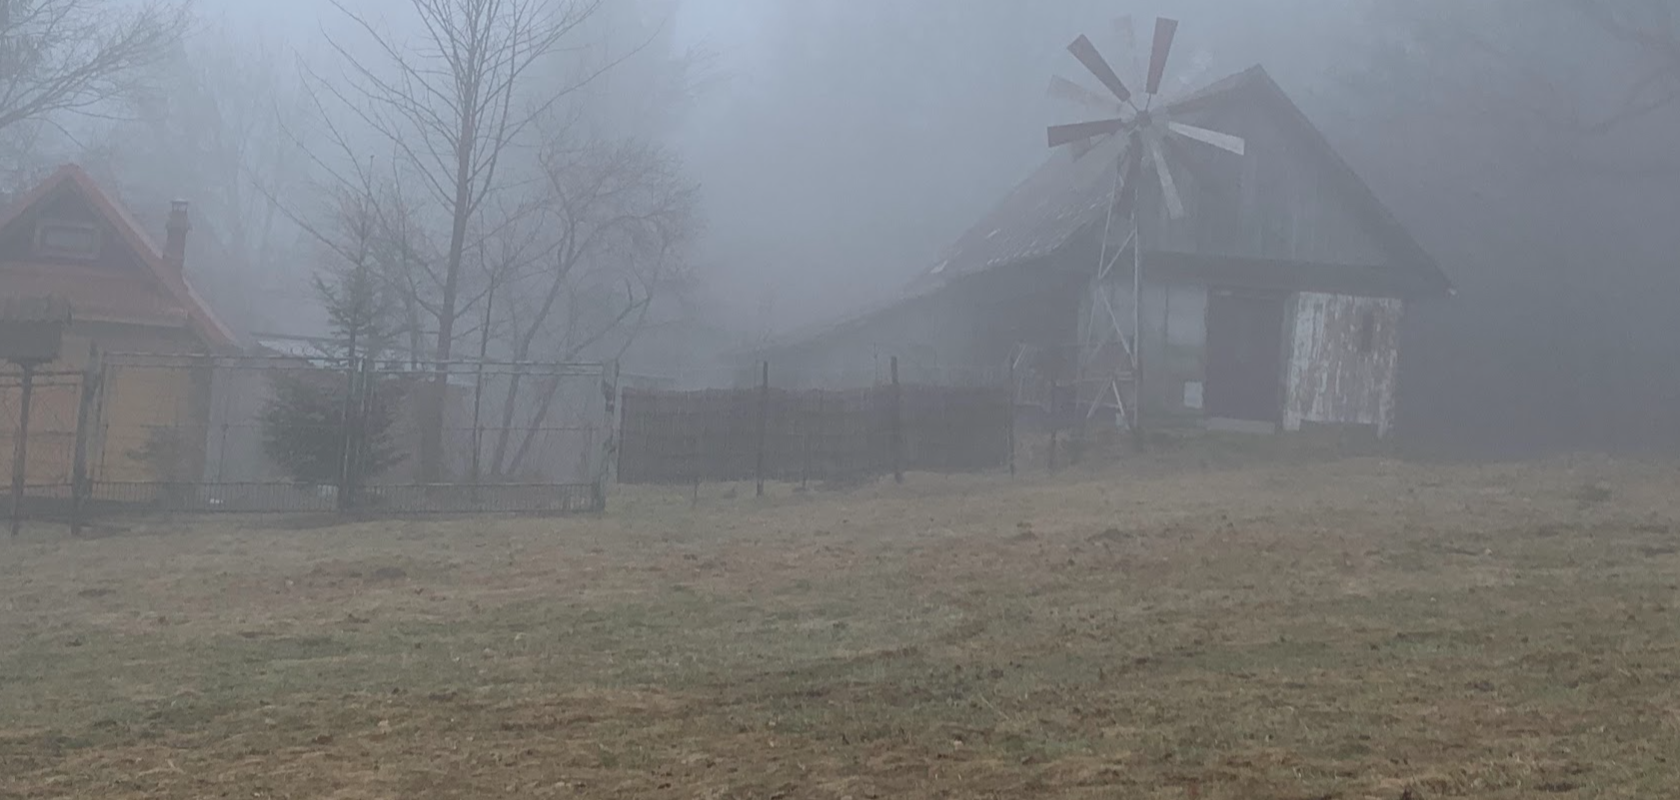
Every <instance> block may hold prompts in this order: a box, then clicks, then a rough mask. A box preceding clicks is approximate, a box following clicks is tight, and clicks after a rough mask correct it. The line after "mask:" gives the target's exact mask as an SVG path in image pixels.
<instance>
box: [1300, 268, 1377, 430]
mask: <svg viewBox="0 0 1680 800" xmlns="http://www.w3.org/2000/svg"><path fill="white" fill-rule="evenodd" d="M1294 306H1295V308H1294V319H1295V327H1294V335H1293V339H1294V342H1293V346H1292V349H1291V355H1290V359H1289V366H1288V384H1287V396H1286V400H1285V404H1284V427H1285V428H1287V429H1289V430H1298V429H1300V427H1301V424H1302V423H1303V422H1314V423H1331V424H1352V425H1374V426H1376V427H1377V431H1378V433H1379V435H1386V434H1387V433H1388V429H1389V426H1390V425H1391V423H1392V421H1393V416H1394V389H1395V382H1396V376H1397V369H1396V367H1397V363H1398V356H1399V347H1400V315H1401V310H1402V306H1401V302H1400V301H1399V300H1393V299H1382V298H1372V297H1353V296H1349V295H1335V294H1320V293H1315V292H1302V293H1300V294H1298V295H1296V299H1295V303H1294Z"/></svg>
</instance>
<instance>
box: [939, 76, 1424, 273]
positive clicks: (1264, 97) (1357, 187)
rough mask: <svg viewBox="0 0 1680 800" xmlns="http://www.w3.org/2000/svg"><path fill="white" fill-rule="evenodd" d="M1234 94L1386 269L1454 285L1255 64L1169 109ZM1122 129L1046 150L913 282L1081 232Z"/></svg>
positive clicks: (1101, 206) (1023, 254) (1100, 211)
mask: <svg viewBox="0 0 1680 800" xmlns="http://www.w3.org/2000/svg"><path fill="white" fill-rule="evenodd" d="M1239 100H1253V101H1257V104H1258V106H1259V107H1260V108H1261V109H1262V110H1263V113H1265V114H1266V115H1267V117H1268V118H1269V121H1270V122H1272V123H1273V124H1275V125H1277V126H1278V127H1279V128H1280V129H1281V130H1282V132H1283V133H1284V134H1285V135H1286V136H1288V137H1289V138H1290V139H1291V140H1292V142H1293V143H1294V144H1296V145H1299V147H1297V148H1295V150H1296V151H1297V152H1299V153H1301V154H1302V157H1304V158H1310V159H1311V160H1312V161H1313V162H1315V163H1314V164H1313V166H1314V167H1316V168H1318V169H1320V170H1322V171H1323V172H1325V173H1326V174H1327V175H1328V176H1329V179H1330V183H1329V188H1330V190H1331V191H1332V192H1334V193H1335V194H1336V195H1337V198H1336V199H1337V205H1338V206H1339V207H1342V208H1345V209H1347V210H1348V211H1350V212H1351V214H1352V216H1353V218H1354V219H1355V220H1356V221H1357V222H1358V223H1359V224H1360V225H1361V226H1362V227H1363V228H1364V230H1365V233H1366V234H1367V235H1368V236H1369V237H1370V238H1371V239H1372V240H1373V242H1374V243H1375V244H1376V245H1377V246H1378V247H1380V248H1381V249H1382V250H1383V251H1384V253H1385V255H1386V256H1387V261H1388V262H1389V263H1388V268H1391V269H1398V270H1405V271H1408V272H1410V273H1411V275H1410V276H1408V277H1410V278H1413V279H1414V281H1413V283H1414V285H1417V286H1419V287H1420V288H1421V291H1422V293H1424V294H1445V293H1447V292H1448V291H1450V289H1451V283H1450V282H1449V281H1448V280H1447V277H1446V275H1445V273H1444V272H1442V270H1441V267H1440V265H1439V264H1438V263H1437V262H1436V261H1435V259H1434V258H1432V257H1431V256H1430V255H1429V254H1428V253H1427V252H1426V251H1425V250H1424V248H1423V246H1422V245H1421V244H1419V243H1418V241H1417V240H1416V239H1415V238H1414V237H1413V236H1412V234H1411V233H1410V232H1409V231H1408V230H1406V229H1405V227H1403V226H1402V225H1401V224H1400V223H1399V222H1398V221H1397V220H1396V219H1395V218H1394V215H1393V214H1392V213H1391V212H1390V211H1389V210H1388V208H1387V207H1386V206H1384V205H1383V204H1382V202H1381V201H1380V200H1378V199H1377V197H1376V195H1375V194H1374V193H1373V192H1372V191H1371V189H1370V187H1369V186H1367V185H1366V184H1365V182H1364V181H1363V180H1361V179H1360V178H1359V176H1358V175H1357V174H1356V173H1355V172H1354V170H1353V168H1352V167H1351V166H1349V165H1348V163H1347V162H1346V161H1345V160H1344V159H1343V158H1342V157H1341V155H1340V154H1338V153H1337V152H1336V151H1335V149H1334V148H1333V147H1331V146H1330V143H1329V141H1328V140H1327V139H1326V138H1325V137H1324V134H1323V133H1322V132H1320V131H1319V130H1318V128H1317V127H1316V126H1314V125H1313V124H1312V122H1311V120H1309V119H1308V118H1307V116H1306V114H1305V113H1304V112H1302V111H1301V109H1300V107H1299V106H1297V105H1295V103H1294V102H1293V101H1291V100H1290V99H1289V97H1288V95H1286V94H1285V93H1284V91H1283V89H1282V88H1281V87H1279V86H1278V85H1277V83H1276V82H1275V81H1273V80H1272V78H1271V76H1270V75H1268V74H1267V73H1266V71H1265V69H1264V68H1262V67H1259V66H1254V67H1251V68H1249V69H1247V70H1244V71H1242V72H1239V73H1237V74H1235V75H1231V76H1229V77H1227V78H1224V79H1222V80H1219V81H1217V82H1215V83H1212V84H1210V85H1208V86H1206V87H1204V88H1203V89H1201V90H1199V91H1197V92H1195V93H1194V94H1191V95H1190V96H1188V97H1186V98H1184V99H1183V100H1180V101H1178V102H1175V103H1174V104H1173V105H1171V106H1169V107H1168V108H1167V109H1166V110H1167V111H1168V112H1169V113H1171V114H1173V115H1174V116H1180V115H1186V116H1192V117H1193V116H1194V115H1196V114H1197V113H1198V112H1203V111H1207V110H1211V109H1214V108H1216V107H1218V106H1222V105H1225V104H1228V103H1232V102H1236V101H1239ZM1126 146H1127V143H1126V140H1125V138H1124V137H1119V136H1111V137H1108V138H1107V139H1104V140H1102V141H1100V142H1098V143H1097V144H1096V146H1095V147H1093V148H1092V149H1091V150H1090V151H1089V152H1087V153H1085V154H1083V155H1081V156H1079V157H1077V158H1075V157H1074V156H1073V155H1072V154H1071V153H1069V152H1057V153H1054V154H1052V155H1051V156H1050V157H1049V159H1047V160H1046V161H1045V163H1044V164H1043V166H1041V167H1039V169H1038V170H1037V171H1035V172H1034V173H1033V174H1032V175H1030V176H1028V177H1027V179H1026V180H1025V181H1023V182H1022V183H1021V184H1020V185H1018V186H1016V187H1015V189H1014V190H1013V191H1011V192H1010V193H1009V194H1008V195H1007V196H1005V197H1004V198H1003V200H1002V202H1000V203H999V204H998V205H997V206H995V207H994V208H993V209H992V211H991V212H989V213H987V214H986V215H985V216H984V217H982V218H981V220H980V222H979V223H978V224H976V225H975V226H974V227H972V228H970V229H969V230H968V231H967V232H966V233H964V234H963V235H962V236H961V237H959V238H958V239H957V241H956V243H954V244H953V245H952V246H951V248H950V249H949V250H947V251H946V253H945V255H944V257H943V258H942V259H941V260H940V261H939V262H938V263H936V264H934V265H933V266H932V267H931V268H929V269H928V270H927V271H926V272H924V273H923V274H922V275H920V276H918V277H917V278H916V279H915V280H914V281H912V283H911V287H912V290H916V289H924V288H930V287H931V286H937V285H940V284H943V283H945V282H948V281H950V280H952V279H954V278H958V277H961V276H964V275H971V274H974V273H977V272H983V271H986V270H989V269H994V268H997V267H1001V266H1007V265H1010V264H1018V263H1021V262H1024V261H1029V260H1033V259H1037V258H1042V257H1044V256H1047V255H1049V254H1051V253H1053V252H1055V251H1057V250H1059V249H1060V248H1062V247H1063V246H1065V245H1067V244H1068V243H1069V242H1070V241H1072V240H1073V239H1074V238H1075V237H1076V236H1077V235H1079V234H1080V233H1081V232H1082V231H1084V230H1086V229H1087V228H1088V227H1089V226H1091V225H1093V224H1099V223H1100V222H1101V221H1102V217H1103V215H1105V214H1106V213H1107V211H1108V201H1109V198H1110V197H1111V196H1112V191H1113V189H1114V188H1115V178H1116V176H1115V171H1114V170H1113V169H1112V168H1110V167H1111V165H1113V164H1114V163H1116V162H1117V161H1118V160H1120V159H1121V158H1122V157H1124V156H1125V154H1126V153H1125V151H1126Z"/></svg>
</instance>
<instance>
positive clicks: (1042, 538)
mask: <svg viewBox="0 0 1680 800" xmlns="http://www.w3.org/2000/svg"><path fill="white" fill-rule="evenodd" d="M1677 489H1680V470H1677V469H1676V468H1674V467H1673V466H1668V465H1652V464H1629V463H1616V462H1609V461H1603V460H1591V461H1589V460H1581V461H1578V462H1575V463H1568V462H1549V463H1545V464H1529V465H1503V466H1474V467H1472V466H1441V465H1428V466H1425V465H1408V464H1400V463H1395V462H1387V461H1380V460H1343V461H1336V462H1330V463H1300V462H1296V463H1289V464H1273V465H1269V466H1262V465H1249V466H1244V467H1241V468H1234V467H1233V468H1223V469H1210V468H1206V467H1205V466H1204V467H1196V466H1194V465H1177V466H1156V467H1137V466H1134V467H1129V468H1127V467H1121V468H1114V469H1110V470H1106V471H1101V472H1095V471H1090V472H1080V473H1067V474H1063V475H1060V476H1058V477H1057V478H1055V479H1054V480H1052V479H1049V478H1045V477H1042V476H1040V477H1031V478H1025V477H1024V478H1021V479H1018V480H1013V481H1012V480H1008V479H1004V478H963V479H950V478H937V477H932V476H922V475H914V476H911V479H910V482H909V483H908V484H907V485H906V486H904V487H894V486H877V487H865V488H861V489H856V490H853V491H849V492H811V493H805V494H794V493H791V492H788V491H787V490H785V489H778V490H777V491H776V492H774V493H773V495H774V496H772V497H771V498H769V499H766V500H755V499H753V498H751V497H750V496H749V495H750V492H743V493H742V495H741V496H740V497H739V498H735V497H726V496H725V495H724V493H723V487H708V488H705V489H703V490H702V493H701V495H700V501H699V504H698V506H697V507H695V508H690V505H689V501H688V498H687V497H685V496H682V495H681V494H680V493H679V494H656V493H639V492H631V493H621V494H620V495H618V496H616V497H615V498H614V508H613V510H612V512H611V513H609V514H608V515H606V516H604V517H602V518H598V519H562V520H530V519H492V520H480V519H470V520H469V519H453V520H451V519H430V520H415V521H396V522H390V521H383V522H366V523H359V524H353V525H345V526H336V527H328V526H326V525H324V524H320V523H321V521H315V522H317V523H318V524H315V525H311V524H309V523H310V522H311V521H310V520H295V519H294V520H257V519H250V518H227V519H215V520H205V521H195V522H190V523H188V522H172V523H164V522H155V521H154V522H150V523H133V524H132V525H131V526H130V527H129V528H128V529H126V530H120V531H106V532H105V533H104V534H103V535H102V537H101V538H97V539H90V540H82V541H70V540H68V539H67V538H66V537H65V534H64V532H63V531H62V529H57V528H39V529H34V530H31V531H29V532H28V533H27V534H26V536H25V538H24V539H22V540H19V541H0V797H5V798H42V797H98V798H128V797H183V798H188V797H190V798H210V797H227V798H417V797H460V798H487V797H595V798H644V797H645V798H833V799H835V800H839V799H840V798H852V799H853V800H862V799H863V798H933V797H950V798H985V797H996V798H1027V797H1047V798H1115V797H1124V798H1204V799H1205V800H1215V799H1222V798H1231V799H1232V800H1235V799H1236V798H1242V799H1243V800H1264V799H1266V798H1286V799H1287V800H1315V799H1316V798H1383V799H1384V800H1398V799H1399V798H1402V797H1407V798H1415V799H1416V800H1425V799H1427V798H1439V797H1478V798H1484V797H1485V798H1535V797H1559V798H1587V797H1593V798H1598V797H1626V798H1636V797H1637V798H1653V797H1665V796H1676V794H1677V793H1680V491H1677Z"/></svg>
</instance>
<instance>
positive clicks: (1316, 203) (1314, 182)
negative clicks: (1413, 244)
mask: <svg viewBox="0 0 1680 800" xmlns="http://www.w3.org/2000/svg"><path fill="white" fill-rule="evenodd" d="M1184 121H1186V122H1191V123H1194V124H1197V125H1202V126H1205V127H1208V128H1211V129H1214V130H1218V131H1223V132H1228V133H1232V134H1235V135H1238V136H1241V137H1243V138H1244V139H1245V140H1246V142H1247V147H1246V151H1245V153H1244V155H1242V156H1237V155H1234V154H1231V153H1227V152H1225V151H1223V150H1217V149H1215V148H1212V147H1209V146H1206V145H1203V144H1200V143H1197V142H1191V141H1187V140H1183V139H1178V138H1173V139H1170V140H1169V142H1168V144H1169V146H1170V147H1171V150H1172V153H1171V154H1169V158H1168V160H1169V162H1170V164H1171V166H1172V174H1173V178H1174V180H1175V182H1176V183H1177V185H1178V188H1179V194H1180V195H1181V196H1182V197H1183V200H1184V207H1185V211H1186V213H1185V214H1184V216H1183V217H1182V218H1180V219H1177V220H1174V219H1171V218H1169V217H1168V215H1167V213H1166V205H1165V203H1163V202H1161V200H1160V184H1159V182H1158V181H1157V179H1156V178H1155V174H1154V171H1153V168H1151V169H1149V170H1146V174H1145V180H1144V181H1143V183H1142V184H1141V186H1142V187H1143V189H1144V202H1143V203H1142V204H1141V212H1140V213H1141V222H1142V225H1143V228H1144V246H1145V248H1146V249H1148V250H1159V251H1165V252H1177V253H1191V254H1196V255H1210V256H1230V257H1237V258H1256V259H1274V260H1282V261H1298V262H1308V263H1318V264H1346V265H1358V266H1375V265H1380V264H1383V263H1385V261H1386V258H1385V257H1384V255H1383V250H1382V248H1381V247H1379V246H1378V244H1377V241H1376V239H1375V238H1374V237H1373V236H1372V233H1371V231H1369V230H1368V229H1367V228H1366V226H1365V225H1364V224H1362V223H1361V221H1360V219H1359V218H1358V217H1357V216H1356V215H1354V214H1353V213H1352V212H1350V211H1349V210H1348V209H1347V208H1346V207H1345V205H1344V203H1342V202H1340V201H1339V198H1340V197H1341V194H1340V193H1339V192H1338V191H1336V188H1335V186H1336V183H1335V177H1334V176H1333V175H1331V174H1330V173H1329V171H1328V170H1327V169H1325V168H1324V167H1323V165H1322V164H1321V163H1320V162H1319V160H1317V159H1314V158H1311V157H1309V156H1308V154H1306V153H1305V152H1303V151H1302V145H1301V144H1300V143H1299V142H1297V141H1296V140H1295V139H1293V138H1292V137H1290V136H1288V135H1286V134H1285V132H1284V131H1283V130H1282V128H1281V127H1279V125H1278V124H1277V123H1276V122H1275V121H1273V120H1272V119H1271V117H1270V116H1268V115H1266V114H1263V113H1259V111H1258V109H1256V108H1255V107H1254V104H1253V103H1252V102H1248V103H1240V104H1235V105H1232V106H1229V107H1221V108H1220V109H1219V111H1218V113H1217V114H1216V115H1215V114H1213V113H1211V112H1204V113H1203V114H1202V115H1199V116H1197V117H1195V118H1187V119H1185V120H1184Z"/></svg>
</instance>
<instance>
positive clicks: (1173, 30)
mask: <svg viewBox="0 0 1680 800" xmlns="http://www.w3.org/2000/svg"><path fill="white" fill-rule="evenodd" d="M1177 33H1178V20H1176V19H1167V18H1166V17H1159V18H1157V19H1156V20H1155V46H1154V48H1152V49H1151V50H1150V51H1149V86H1148V91H1149V93H1150V94H1158V93H1160V91H1161V76H1163V75H1165V74H1166V73H1167V56H1168V55H1169V54H1171V53H1172V43H1173V36H1174V35H1176V34H1177Z"/></svg>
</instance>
